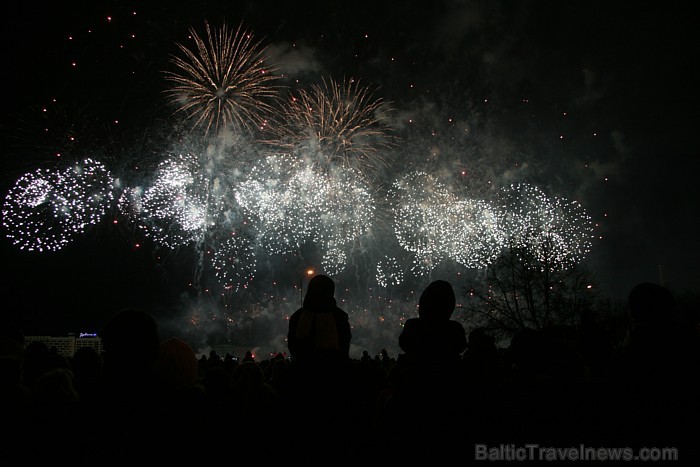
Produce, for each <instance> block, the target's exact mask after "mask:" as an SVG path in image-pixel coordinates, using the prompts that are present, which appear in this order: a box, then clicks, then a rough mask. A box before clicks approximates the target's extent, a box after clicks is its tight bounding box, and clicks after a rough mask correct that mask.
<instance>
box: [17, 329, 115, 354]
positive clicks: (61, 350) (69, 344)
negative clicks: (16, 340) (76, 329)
mask: <svg viewBox="0 0 700 467" xmlns="http://www.w3.org/2000/svg"><path fill="white" fill-rule="evenodd" d="M30 342H43V343H44V344H46V346H47V347H48V348H49V349H51V348H52V347H53V348H55V349H56V352H57V353H58V354H59V355H63V356H64V357H72V356H73V355H74V354H75V351H76V350H78V349H80V348H82V347H93V348H94V349H96V350H97V351H98V352H99V353H102V339H100V338H99V337H98V336H97V335H96V334H92V333H80V334H79V335H77V336H76V335H70V336H63V337H55V336H24V346H25V347H26V346H27V345H29V343H30Z"/></svg>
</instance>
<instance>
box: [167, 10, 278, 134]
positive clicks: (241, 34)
mask: <svg viewBox="0 0 700 467" xmlns="http://www.w3.org/2000/svg"><path fill="white" fill-rule="evenodd" d="M205 31H206V37H200V35H199V34H197V32H196V31H195V30H194V29H190V34H191V36H192V39H193V40H194V47H193V48H188V47H187V46H185V45H183V44H177V45H178V47H179V49H180V51H181V52H182V53H183V54H184V56H183V57H178V56H173V58H172V60H171V62H172V64H173V65H174V66H175V69H176V70H175V71H166V72H165V75H166V79H167V80H168V81H169V82H170V83H171V84H172V87H171V88H170V89H168V90H167V91H166V92H167V95H168V97H169V99H170V101H171V102H173V103H174V104H175V105H176V106H177V109H176V112H182V113H184V114H186V115H187V118H188V119H189V120H191V121H192V126H193V127H194V128H201V129H203V130H204V133H205V135H206V134H209V133H210V132H219V131H221V130H222V129H224V128H232V129H236V130H246V131H248V132H252V131H253V130H254V129H256V128H260V127H261V126H263V125H264V122H265V116H266V115H267V114H268V113H270V112H272V110H273V106H272V104H271V102H274V101H275V100H276V99H277V97H278V90H279V89H278V87H277V86H275V85H274V81H275V80H276V79H277V77H276V76H274V75H273V73H274V71H275V70H274V67H272V66H270V65H266V61H267V59H268V57H267V55H266V51H267V47H264V46H262V45H261V42H260V41H257V42H256V41H254V40H253V37H252V35H251V33H250V32H248V31H244V30H243V29H242V28H241V26H239V27H238V29H237V30H236V31H235V32H233V31H232V30H230V29H229V28H228V27H227V26H226V25H225V24H224V25H223V26H222V27H221V28H220V29H218V30H212V28H211V27H210V25H209V23H208V22H207V23H205Z"/></svg>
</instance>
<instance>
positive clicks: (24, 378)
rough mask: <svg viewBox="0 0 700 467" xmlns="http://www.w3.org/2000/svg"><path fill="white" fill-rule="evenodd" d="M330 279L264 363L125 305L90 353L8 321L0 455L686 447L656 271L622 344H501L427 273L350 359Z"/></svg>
mask: <svg viewBox="0 0 700 467" xmlns="http://www.w3.org/2000/svg"><path fill="white" fill-rule="evenodd" d="M334 291H335V285H334V282H333V280H332V279H330V278H329V277H327V276H323V275H318V276H315V277H314V278H312V279H311V281H310V282H309V286H308V290H307V293H306V296H305V298H304V302H303V305H302V307H301V308H300V309H299V310H297V311H296V312H295V313H294V314H293V315H292V316H291V317H290V320H289V332H288V335H287V339H288V348H289V355H286V354H276V355H274V356H272V357H266V358H264V359H259V360H256V358H255V357H253V355H252V354H251V353H250V352H248V354H247V355H246V356H245V358H243V359H241V360H240V361H239V360H238V359H236V358H234V357H233V356H231V355H229V354H226V355H224V356H221V355H218V354H216V353H215V352H210V353H209V355H202V356H199V357H198V356H197V355H196V353H195V352H194V350H193V349H192V347H191V346H190V345H189V344H188V343H187V342H185V341H183V340H181V339H180V338H177V337H167V338H164V336H160V335H159V330H158V326H157V323H156V321H155V319H154V318H153V316H151V315H150V314H149V313H147V312H145V311H143V310H138V309H125V310H122V311H120V312H119V313H117V314H116V315H115V316H113V317H112V318H111V319H110V320H109V321H108V322H107V324H106V325H105V327H104V329H102V331H101V332H100V337H101V339H102V344H103V349H104V351H103V352H102V353H98V351H97V350H95V349H94V348H91V347H84V348H80V349H79V350H78V351H76V352H75V354H74V355H73V356H72V357H70V358H66V357H62V356H60V355H58V354H57V353H56V352H55V351H52V349H49V348H48V347H47V346H46V345H45V344H42V343H40V342H31V343H29V344H27V345H25V343H24V336H23V333H22V330H21V329H20V328H17V327H13V326H11V325H9V324H8V325H6V326H5V328H4V329H3V331H2V336H1V339H2V341H1V346H2V348H1V351H2V352H1V355H0V400H1V401H2V402H1V403H2V406H1V407H0V411H1V412H0V413H2V424H3V433H6V434H5V435H2V446H0V448H1V449H0V465H8V466H13V465H46V464H49V463H52V464H56V463H59V464H61V465H63V464H65V465H71V464H72V465H75V464H78V465H96V466H100V465H147V464H154V463H155V464H154V465H165V464H173V463H174V464H176V465H206V463H208V462H222V463H224V462H225V463H227V464H230V465H238V464H240V465H272V464H279V463H280V462H284V463H285V464H292V465H297V464H299V465H309V464H316V465H320V464H323V465H328V466H334V465H383V466H387V465H399V464H406V463H419V462H429V463H430V465H440V464H442V463H443V462H447V461H449V462H452V463H454V462H460V463H471V462H474V459H475V457H474V452H475V445H476V444H485V445H489V446H498V445H502V444H511V445H521V446H522V445H526V444H537V445H539V446H551V447H562V448H564V447H572V446H573V447H578V446H581V445H585V446H592V447H633V448H635V449H641V448H644V447H659V448H661V447H676V448H678V456H679V460H680V461H681V465H687V464H686V462H691V460H697V458H698V457H697V453H698V446H697V445H698V439H699V438H698V434H699V432H700V430H698V424H699V423H700V420H699V418H698V415H700V411H699V410H698V409H699V407H700V404H699V402H698V400H699V396H700V391H699V389H700V334H699V332H698V326H697V323H696V322H693V321H689V320H685V319H683V317H682V316H681V315H680V313H678V310H677V309H676V304H675V301H674V298H673V296H672V295H671V294H670V293H669V291H668V290H667V289H665V288H663V287H661V286H658V285H654V284H650V283H644V284H640V285H638V286H637V287H635V288H634V289H633V290H632V291H631V292H630V294H629V303H628V305H629V306H628V308H629V309H628V313H629V314H628V316H629V322H628V329H627V338H626V340H625V343H624V344H623V345H622V346H616V345H614V344H613V341H612V339H611V338H610V336H609V335H608V334H607V332H606V330H605V329H604V328H603V327H601V326H600V325H599V324H598V323H596V322H595V320H593V319H592V317H591V315H590V314H584V315H583V316H582V319H581V322H580V324H579V325H577V326H573V327H572V326H566V327H563V326H561V327H557V326H550V327H546V328H543V329H539V330H535V329H523V330H522V331H520V332H518V333H517V334H515V335H514V336H513V338H512V340H511V342H510V345H509V347H507V348H498V347H497V346H496V344H495V339H494V337H493V336H491V335H489V333H488V332H486V331H484V330H483V329H473V330H470V331H469V332H468V333H467V332H466V330H465V329H464V327H463V325H462V324H461V323H460V322H458V321H455V320H452V313H453V311H454V309H455V295H454V291H453V289H452V286H451V285H450V284H449V283H448V282H445V281H434V282H432V283H431V284H429V285H428V286H427V287H426V289H425V290H424V291H423V293H422V294H421V296H420V299H419V304H418V305H419V306H418V316H417V317H414V318H411V319H409V320H407V321H406V322H405V325H404V327H403V329H402V331H401V332H400V334H399V335H398V336H397V340H398V343H399V347H400V349H401V353H399V354H398V355H396V356H391V355H389V353H388V352H387V351H386V350H384V349H382V350H381V352H380V353H378V354H376V355H371V354H370V353H369V351H364V352H363V354H362V356H361V357H360V358H351V357H350V355H349V350H350V343H351V339H352V334H351V325H350V322H349V319H348V315H347V313H345V311H343V310H342V309H341V308H339V307H338V306H337V304H336V301H335V298H334ZM684 461H685V462H684ZM222 465H224V464H222Z"/></svg>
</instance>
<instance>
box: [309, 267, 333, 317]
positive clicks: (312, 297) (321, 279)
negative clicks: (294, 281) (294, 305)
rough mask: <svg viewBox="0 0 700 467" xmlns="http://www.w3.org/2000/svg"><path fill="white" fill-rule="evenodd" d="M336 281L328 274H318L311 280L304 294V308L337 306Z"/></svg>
mask: <svg viewBox="0 0 700 467" xmlns="http://www.w3.org/2000/svg"><path fill="white" fill-rule="evenodd" d="M335 305H336V301H335V282H333V279H331V278H330V277H328V276H325V275H323V274H318V275H316V276H314V277H313V278H312V279H311V280H310V281H309V287H308V289H307V290H306V295H305V296H304V308H308V309H310V310H314V309H321V308H331V307H335Z"/></svg>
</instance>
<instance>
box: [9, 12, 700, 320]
mask: <svg viewBox="0 0 700 467" xmlns="http://www.w3.org/2000/svg"><path fill="white" fill-rule="evenodd" d="M41 3H43V5H41V6H37V3H36V2H32V3H31V4H29V3H27V2H15V5H14V7H12V8H14V10H13V9H12V8H11V9H10V11H9V12H6V14H4V15H3V22H4V24H3V27H2V31H3V35H4V37H3V39H4V40H3V42H2V43H3V44H4V47H3V48H4V50H3V63H4V64H3V69H4V75H5V76H4V77H5V86H4V88H5V92H4V93H3V97H4V101H5V102H4V104H5V105H4V111H3V115H2V138H3V144H2V161H3V170H2V177H0V183H1V186H0V187H1V188H2V189H3V192H6V191H7V190H8V189H9V188H10V187H11V186H12V185H13V183H14V182H15V180H17V179H18V178H19V177H20V176H21V175H22V174H24V173H27V172H32V171H34V170H36V169H37V168H38V167H54V166H56V165H57V164H60V163H61V162H62V161H64V160H76V159H80V158H81V157H85V155H91V156H94V157H96V158H99V159H100V160H102V161H103V162H105V163H106V164H109V165H110V167H112V168H114V169H115V170H117V168H119V169H120V170H124V169H125V168H127V167H131V166H133V163H134V160H133V157H134V153H136V152H139V151H140V156H139V157H142V158H145V159H147V160H149V161H151V162H152V161H154V160H156V159H157V157H158V156H159V154H158V151H157V150H154V149H153V148H154V147H156V146H157V143H158V141H161V140H164V139H165V140H167V130H163V128H167V122H168V119H169V115H170V114H169V109H168V107H167V105H166V104H165V102H164V100H163V94H162V91H163V90H164V89H165V88H166V83H165V82H164V80H163V74H162V71H163V70H164V69H166V68H167V67H168V66H169V62H168V59H169V56H170V54H173V53H176V52H177V49H176V46H175V44H176V43H177V42H181V41H183V40H185V39H186V37H187V36H186V35H187V31H188V29H189V28H190V27H194V28H195V29H198V30H200V31H201V28H202V26H203V24H204V21H205V20H208V21H210V22H211V23H212V24H215V25H216V24H221V23H222V22H224V21H225V22H227V23H228V24H230V25H238V24H239V23H241V22H242V23H243V24H244V25H245V27H247V28H248V29H249V30H250V31H252V33H253V34H254V35H255V36H256V37H258V38H259V39H261V40H262V41H263V42H264V43H265V44H266V45H267V46H269V49H268V50H269V52H270V54H271V55H272V57H273V58H274V59H275V60H276V62H277V63H278V66H279V71H281V72H283V73H284V74H285V79H286V80H287V84H288V85H289V86H291V87H294V86H296V87H298V88H303V87H304V86H308V85H310V84H312V83H317V82H319V80H320V79H321V78H324V77H335V78H338V79H342V78H344V77H356V78H359V79H361V80H362V82H364V83H367V84H371V85H372V86H374V87H376V89H378V94H380V95H381V97H382V98H383V99H385V100H386V101H387V102H391V104H392V107H393V109H394V111H393V114H392V115H393V116H392V124H393V125H394V126H395V128H396V131H397V133H398V135H399V137H400V139H401V143H400V147H399V149H398V151H397V156H398V157H399V158H400V164H402V165H407V166H414V167H416V168H420V167H423V165H421V164H425V159H426V158H425V157H423V155H424V154H425V153H426V152H429V153H431V154H439V156H435V157H433V158H432V159H431V158H428V159H430V160H429V161H428V164H429V165H430V167H431V168H432V169H434V170H436V172H437V173H439V174H444V173H447V174H449V173H451V172H454V171H458V170H461V169H465V170H466V171H467V172H468V173H469V174H470V176H471V177H473V179H472V180H470V181H469V183H471V185H470V188H471V189H472V191H473V192H475V193H478V192H479V191H480V190H481V191H483V190H489V189H492V188H493V187H494V186H498V185H502V184H505V183H510V182H517V181H527V182H532V183H536V184H537V185H538V186H541V187H543V189H545V190H546V191H547V192H548V193H551V194H552V195H555V196H561V197H565V198H567V199H575V200H577V201H579V202H580V203H581V204H582V205H583V206H584V207H585V208H586V209H587V211H588V212H589V214H590V215H591V217H592V218H593V221H594V223H595V224H597V227H596V230H595V234H596V236H597V237H602V238H597V239H596V241H594V243H593V248H592V251H591V253H590V254H589V255H588V257H587V258H586V260H585V261H586V264H587V265H588V266H590V267H591V269H592V270H593V271H594V272H595V274H596V277H597V279H598V282H599V287H600V289H601V291H602V292H603V293H604V294H607V295H609V296H611V297H612V298H613V299H616V300H617V299H624V297H625V296H626V293H627V292H628V291H629V289H630V288H631V287H632V286H633V285H635V284H636V283H639V282H643V281H652V282H659V281H663V282H664V283H665V285H667V286H668V287H670V288H671V289H672V290H673V291H674V292H675V293H676V294H677V295H679V296H686V295H692V296H697V292H698V289H699V286H700V272H699V270H700V268H698V264H699V261H700V255H699V254H698V250H697V248H696V244H697V237H698V234H697V232H698V223H699V222H698V216H700V209H698V199H700V198H699V197H698V195H699V193H698V191H699V190H698V183H697V175H698V169H699V165H700V163H699V162H698V156H699V154H698V144H697V141H698V137H697V128H698V123H700V122H699V121H698V120H699V119H698V95H699V93H698V91H697V83H698V82H700V80H699V78H700V76H698V71H699V67H698V60H699V57H700V55H699V54H698V49H697V46H696V45H695V44H696V43H697V36H698V28H697V26H696V25H695V24H694V22H693V18H694V16H693V14H691V7H690V3H691V2H680V1H678V2H676V1H672V2H664V3H658V4H653V5H652V4H644V3H639V2H604V1H567V2H558V1H523V2H511V1H482V2H479V1H467V0H465V1H449V0H443V1H432V2H406V1H398V0H397V1H363V2H358V1H353V2H329V1H315V2H303V1H302V2H282V1H276V2H275V1H253V0H251V1H237V2H231V1H212V2H172V1H169V2H158V1H157V2H147V6H140V4H141V3H142V2H126V1H110V2H97V3H99V5H93V6H90V7H88V8H86V7H85V6H84V4H83V2H41ZM647 5H649V6H647ZM133 12H136V14H135V15H134V14H133ZM109 18H111V19H109ZM74 63H75V65H73V64H74ZM53 99H56V101H55V102H54V101H53ZM43 109H46V111H44V110H43ZM115 121H118V123H115ZM409 122H411V123H409ZM458 127H459V128H458ZM464 129H468V136H464V133H461V134H458V132H459V131H462V130H464ZM458 130H459V131H458ZM455 135H457V136H455ZM57 153H60V154H61V157H60V158H57V157H56V154H57ZM57 159H60V161H59V160H57ZM110 221H111V219H106V221H105V222H104V223H103V224H100V225H98V226H95V227H94V228H93V229H91V231H90V232H87V233H86V234H85V235H84V236H83V237H81V238H80V239H77V240H76V241H75V242H73V243H71V244H70V245H68V246H67V247H66V248H65V249H64V250H62V251H59V252H56V253H44V254H41V255H38V254H29V253H27V252H23V251H18V250H17V249H16V248H14V247H13V246H12V245H11V244H10V242H9V241H4V242H3V243H2V255H3V263H4V265H5V276H6V279H4V281H3V289H2V292H3V296H4V297H5V299H6V301H5V303H6V305H5V306H4V307H3V308H4V312H6V313H8V314H10V315H12V316H18V315H19V316H20V319H21V321H22V323H23V325H24V326H25V327H26V328H28V329H31V331H30V332H42V330H43V329H52V330H54V329H58V330H60V331H61V332H67V331H69V330H71V329H72V330H73V331H77V330H76V329H74V328H75V327H77V326H79V325H82V323H86V324H85V326H86V327H93V328H94V327H99V326H100V325H101V322H102V320H103V318H104V316H107V315H108V314H109V313H111V312H113V311H114V310H116V309H119V308H121V307H123V306H143V307H149V308H150V307H165V308H167V307H171V306H173V307H174V306H177V303H178V300H180V298H181V296H182V295H183V294H184V295H187V294H188V293H190V292H191V291H189V290H188V286H187V284H188V282H189V281H190V280H191V276H192V273H193V270H194V266H193V265H192V264H191V261H192V255H190V254H188V253H187V252H186V251H185V252H179V253H178V255H174V254H173V255H172V256H176V257H175V258H174V259H172V260H171V262H170V263H168V267H167V268H166V267H164V266H163V264H162V263H161V262H160V261H159V258H158V256H159V254H160V253H158V252H154V251H153V250H148V249H147V248H141V249H139V248H135V247H134V243H135V242H137V241H141V240H143V236H142V235H140V234H139V232H137V231H135V230H134V229H129V228H127V227H122V226H119V227H114V226H113V225H111V224H110ZM3 237H4V236H3ZM3 240H4V238H3ZM165 297H168V298H165ZM99 308H101V309H102V310H100V311H96V309H99ZM77 323H81V324H77Z"/></svg>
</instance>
